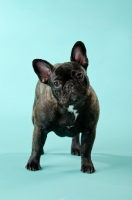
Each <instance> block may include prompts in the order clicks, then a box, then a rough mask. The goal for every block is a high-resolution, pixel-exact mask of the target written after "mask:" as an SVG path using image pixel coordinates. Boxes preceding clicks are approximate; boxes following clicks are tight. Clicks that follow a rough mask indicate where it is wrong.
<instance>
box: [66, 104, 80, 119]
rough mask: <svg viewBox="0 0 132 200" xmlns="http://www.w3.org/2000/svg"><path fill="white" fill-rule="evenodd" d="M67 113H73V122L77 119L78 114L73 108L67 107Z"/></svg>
mask: <svg viewBox="0 0 132 200" xmlns="http://www.w3.org/2000/svg"><path fill="white" fill-rule="evenodd" d="M67 110H68V112H71V113H74V116H75V120H76V119H77V116H78V113H77V110H75V109H73V106H72V105H71V106H69V107H68V109H67Z"/></svg>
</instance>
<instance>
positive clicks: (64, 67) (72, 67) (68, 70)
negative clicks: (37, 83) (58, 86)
mask: <svg viewBox="0 0 132 200" xmlns="http://www.w3.org/2000/svg"><path fill="white" fill-rule="evenodd" d="M73 71H77V72H84V73H85V70H84V69H83V67H81V66H80V65H79V64H78V63H75V62H66V63H61V64H56V65H55V66H54V69H53V71H52V74H53V77H56V76H57V77H59V76H60V77H61V76H63V77H65V78H71V77H72V72H73Z"/></svg>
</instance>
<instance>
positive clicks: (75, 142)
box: [71, 135, 81, 156]
mask: <svg viewBox="0 0 132 200" xmlns="http://www.w3.org/2000/svg"><path fill="white" fill-rule="evenodd" d="M80 149H81V146H80V136H79V135H77V136H75V137H73V138H72V144H71V154H72V155H77V156H80V155H81V154H80Z"/></svg>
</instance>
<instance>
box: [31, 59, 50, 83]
mask: <svg viewBox="0 0 132 200" xmlns="http://www.w3.org/2000/svg"><path fill="white" fill-rule="evenodd" d="M32 65H33V69H34V71H35V73H36V74H37V76H38V77H39V80H40V81H41V82H42V83H48V79H49V76H50V73H51V71H52V69H53V65H51V64H50V63H49V62H47V61H46V60H41V59H34V60H33V62H32Z"/></svg>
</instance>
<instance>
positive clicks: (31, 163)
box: [25, 157, 41, 171]
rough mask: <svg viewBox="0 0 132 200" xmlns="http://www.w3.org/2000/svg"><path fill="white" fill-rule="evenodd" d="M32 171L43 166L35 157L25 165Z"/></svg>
mask: <svg viewBox="0 0 132 200" xmlns="http://www.w3.org/2000/svg"><path fill="white" fill-rule="evenodd" d="M25 168H27V169H28V170H30V171H37V170H40V169H41V166H40V164H39V161H38V160H37V159H35V158H32V157H31V158H30V159H29V161H28V163H27V165H26V166H25Z"/></svg>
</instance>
